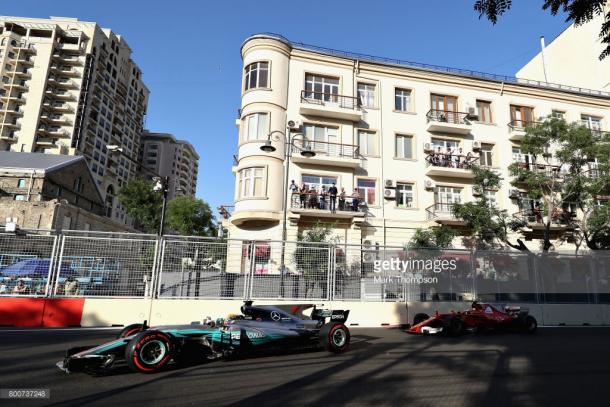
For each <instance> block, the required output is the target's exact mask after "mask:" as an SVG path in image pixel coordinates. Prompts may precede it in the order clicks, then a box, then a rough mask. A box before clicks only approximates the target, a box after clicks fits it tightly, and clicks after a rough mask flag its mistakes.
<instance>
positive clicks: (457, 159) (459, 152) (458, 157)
mask: <svg viewBox="0 0 610 407" xmlns="http://www.w3.org/2000/svg"><path fill="white" fill-rule="evenodd" d="M462 157H464V153H463V152H462V147H460V148H458V150H457V154H456V155H455V162H454V165H453V166H454V167H455V168H462V163H461V160H462Z"/></svg>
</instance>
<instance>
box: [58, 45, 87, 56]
mask: <svg viewBox="0 0 610 407" xmlns="http://www.w3.org/2000/svg"><path fill="white" fill-rule="evenodd" d="M81 44H82V43H81ZM57 48H59V49H60V50H63V51H78V52H79V53H80V52H83V51H84V50H85V47H82V46H81V45H80V44H67V43H63V42H61V43H59V44H57Z"/></svg>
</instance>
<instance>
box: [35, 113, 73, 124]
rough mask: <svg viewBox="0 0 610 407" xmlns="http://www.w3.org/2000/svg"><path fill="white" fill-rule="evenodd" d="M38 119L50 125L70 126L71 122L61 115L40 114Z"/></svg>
mask: <svg viewBox="0 0 610 407" xmlns="http://www.w3.org/2000/svg"><path fill="white" fill-rule="evenodd" d="M40 118H41V119H42V120H43V121H45V122H47V123H51V124H64V125H72V120H70V119H68V118H67V117H65V116H63V115H56V114H42V115H41V116H40Z"/></svg>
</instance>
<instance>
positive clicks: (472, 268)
mask: <svg viewBox="0 0 610 407" xmlns="http://www.w3.org/2000/svg"><path fill="white" fill-rule="evenodd" d="M474 261H475V256H474V251H472V250H471V251H470V272H471V273H472V300H473V301H476V300H477V298H478V292H477V268H476V267H475V265H474Z"/></svg>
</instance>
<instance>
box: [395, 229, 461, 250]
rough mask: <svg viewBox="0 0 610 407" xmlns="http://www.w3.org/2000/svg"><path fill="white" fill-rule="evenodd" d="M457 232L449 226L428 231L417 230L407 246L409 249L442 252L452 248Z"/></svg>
mask: <svg viewBox="0 0 610 407" xmlns="http://www.w3.org/2000/svg"><path fill="white" fill-rule="evenodd" d="M455 236H456V232H455V231H454V230H453V229H451V228H450V227H448V226H445V225H442V226H433V227H431V228H428V229H417V230H415V233H414V234H413V236H412V237H411V240H410V241H409V243H408V244H407V248H409V249H436V250H442V249H447V248H450V247H451V242H452V241H453V238H454V237H455Z"/></svg>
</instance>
